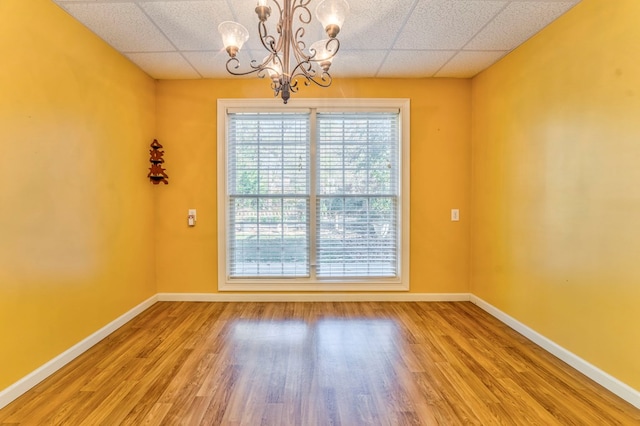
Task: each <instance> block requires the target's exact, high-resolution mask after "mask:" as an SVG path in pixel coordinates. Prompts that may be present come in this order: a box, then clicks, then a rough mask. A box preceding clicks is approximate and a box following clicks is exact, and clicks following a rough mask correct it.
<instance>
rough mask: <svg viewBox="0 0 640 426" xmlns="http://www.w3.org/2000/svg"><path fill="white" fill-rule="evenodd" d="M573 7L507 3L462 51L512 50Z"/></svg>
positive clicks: (567, 4) (558, 3) (568, 4)
mask: <svg viewBox="0 0 640 426" xmlns="http://www.w3.org/2000/svg"><path fill="white" fill-rule="evenodd" d="M610 1H615V0H610ZM576 3H577V1H546V2H545V1H517V2H511V3H510V4H509V5H508V6H507V7H506V8H505V9H504V10H503V11H502V12H500V14H499V15H498V16H496V17H495V19H494V20H493V21H491V22H490V23H489V24H488V25H487V26H486V27H485V28H484V29H483V30H482V31H481V32H480V33H479V34H478V35H476V36H475V37H474V38H473V40H471V41H470V42H469V44H467V45H466V46H465V49H470V50H510V49H513V47H514V46H518V45H520V44H522V43H524V42H525V41H526V40H527V39H529V38H530V37H531V36H533V35H534V34H536V33H537V32H538V31H540V29H542V28H543V27H545V26H546V25H547V24H548V23H549V22H552V21H554V20H555V19H556V18H558V17H559V16H560V15H562V14H563V13H564V12H565V11H566V10H567V9H569V8H571V7H572V6H574V5H575V4H576ZM524 16H526V17H527V19H526V20H523V19H522V17H524Z"/></svg>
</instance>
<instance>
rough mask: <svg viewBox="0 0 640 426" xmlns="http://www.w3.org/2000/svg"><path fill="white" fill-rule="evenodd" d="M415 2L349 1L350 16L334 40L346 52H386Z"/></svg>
mask: <svg viewBox="0 0 640 426" xmlns="http://www.w3.org/2000/svg"><path fill="white" fill-rule="evenodd" d="M414 3H415V0H397V1H376V2H371V1H370V0H349V6H350V13H349V15H348V16H347V18H346V19H345V22H344V25H343V29H342V31H340V34H339V35H338V38H339V39H340V42H341V43H342V44H343V46H344V47H348V48H349V49H390V48H391V47H392V46H393V42H394V41H395V38H396V35H397V34H398V32H399V31H400V30H401V28H402V26H403V25H404V23H405V21H406V20H407V18H408V15H409V14H410V12H411V10H412V9H413V4H414Z"/></svg>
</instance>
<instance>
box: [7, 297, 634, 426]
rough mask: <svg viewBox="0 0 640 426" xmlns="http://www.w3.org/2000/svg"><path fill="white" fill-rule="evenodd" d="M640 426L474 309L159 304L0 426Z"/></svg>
mask: <svg viewBox="0 0 640 426" xmlns="http://www.w3.org/2000/svg"><path fill="white" fill-rule="evenodd" d="M8 424H14V425H38V426H39V425H63V424H64V425H83V424H86V425H97V424H105V425H120V424H122V425H141V424H155V425H176V424H184V425H198V424H201V425H212V424H215V425H250V426H256V425H348V426H357V425H376V426H378V425H390V426H396V425H413V424H415V425H458V424H469V425H501V424H504V425H535V424H539V425H567V424H581V425H582V424H585V425H625V426H626V425H635V424H639V425H640V410H638V409H636V408H634V407H633V406H631V405H630V404H627V403H625V402H624V401H622V400H621V399H620V398H618V397H617V396H615V395H613V394H612V393H610V392H608V391H607V390H605V389H603V388H602V387H600V386H599V385H597V384H596V383H594V382H592V381H590V380H589V379H587V378H586V377H584V376H583V375H581V374H580V373H579V372H577V371H576V370H574V369H572V368H570V367H569V366H567V365H566V364H564V363H563V362H562V361H560V360H558V359H557V358H555V357H553V356H552V355H550V354H548V353H547V352H545V351H544V350H542V349H541V348H539V347H537V346H535V345H534V344H532V343H531V342H529V341H528V340H527V339H526V338H524V337H523V336H521V335H519V334H518V333H516V332H515V331H514V330H512V329H510V328H509V327H507V326H506V325H504V324H502V323H500V322H499V321H497V320H496V319H495V318H493V317H491V316H490V315H488V314H486V313H485V312H484V311H482V310H481V309H479V308H478V307H476V306H475V305H472V304H471V303H465V302H456V303H427V302H420V303H382V302H363V303H335V302H324V303H297V302H286V303H284V302H283V303H190V302H159V303H157V304H155V305H154V306H152V307H151V308H149V309H148V310H147V311H145V312H143V313H142V314H141V315H139V316H138V317H136V318H134V319H133V320H132V321H130V322H129V323H128V324H126V325H125V326H123V327H121V328H120V329H118V330H116V331H115V332H114V333H113V334H111V335H110V336H108V337H107V338H106V339H104V340H103V341H102V342H100V343H98V344H97V345H96V346H94V347H93V348H91V349H90V350H89V351H87V352H86V353H85V354H83V355H82V356H80V357H79V358H77V359H76V360H74V361H73V362H71V363H70V364H68V365H67V366H65V367H64V368H62V369H61V370H60V371H59V372H57V373H56V374H54V375H53V376H51V377H50V378H49V379H47V380H45V381H44V382H42V383H41V384H40V385H38V386H36V387H35V388H34V389H32V390H31V391H29V392H27V393H26V394H25V395H23V396H22V397H20V398H19V399H17V400H16V401H14V402H13V403H12V404H10V405H8V406H7V407H5V408H4V409H2V410H0V425H8Z"/></svg>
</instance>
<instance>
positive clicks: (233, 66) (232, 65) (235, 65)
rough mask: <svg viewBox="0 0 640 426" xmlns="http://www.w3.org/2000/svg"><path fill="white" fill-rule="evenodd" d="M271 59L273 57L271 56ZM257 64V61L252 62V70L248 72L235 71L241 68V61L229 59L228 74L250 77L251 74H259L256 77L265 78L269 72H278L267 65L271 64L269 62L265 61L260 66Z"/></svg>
mask: <svg viewBox="0 0 640 426" xmlns="http://www.w3.org/2000/svg"><path fill="white" fill-rule="evenodd" d="M269 59H271V56H269ZM257 63H258V61H256V60H253V61H251V63H250V64H249V66H250V67H251V69H250V70H248V71H235V70H237V69H239V68H240V61H239V60H238V58H229V60H228V61H227V64H226V67H227V72H228V73H229V74H232V75H249V74H253V73H257V74H256V75H257V76H258V77H260V78H264V77H265V72H267V70H273V71H277V70H275V69H274V68H272V67H269V66H267V65H266V64H268V63H269V62H268V61H265V62H263V63H261V64H259V65H256V64H257Z"/></svg>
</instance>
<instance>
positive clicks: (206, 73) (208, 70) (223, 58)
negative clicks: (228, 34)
mask: <svg viewBox="0 0 640 426" xmlns="http://www.w3.org/2000/svg"><path fill="white" fill-rule="evenodd" d="M184 56H185V58H187V60H188V61H189V62H190V63H191V65H193V66H194V68H195V69H196V70H198V73H200V75H202V77H204V78H232V76H231V75H230V74H229V73H228V72H227V68H226V63H227V61H228V60H229V55H227V52H225V51H224V50H221V51H218V52H185V53H184ZM238 58H239V59H240V61H241V62H240V63H241V69H242V70H245V69H246V70H248V69H249V61H250V59H249V55H248V53H247V52H244V51H241V52H240V53H239V55H238Z"/></svg>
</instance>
